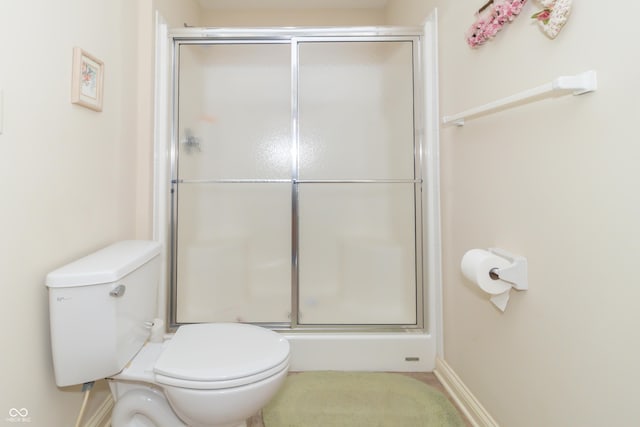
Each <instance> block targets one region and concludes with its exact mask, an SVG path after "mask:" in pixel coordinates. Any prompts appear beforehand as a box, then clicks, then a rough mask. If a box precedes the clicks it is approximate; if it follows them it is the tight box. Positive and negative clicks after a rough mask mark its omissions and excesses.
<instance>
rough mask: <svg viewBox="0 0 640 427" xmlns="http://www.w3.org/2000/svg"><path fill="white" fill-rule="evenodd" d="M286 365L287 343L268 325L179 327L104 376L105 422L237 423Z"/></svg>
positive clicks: (128, 425)
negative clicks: (109, 396) (109, 410)
mask: <svg viewBox="0 0 640 427" xmlns="http://www.w3.org/2000/svg"><path fill="white" fill-rule="evenodd" d="M288 366H289V344H288V342H287V341H286V339H284V338H283V337H281V336H280V335H278V334H276V333H275V332H272V331H270V330H267V329H264V328H260V327H257V326H253V325H246V324H238V323H212V324H194V325H185V326H182V327H180V328H179V329H178V331H177V332H176V334H175V335H174V337H173V338H172V339H169V340H167V341H165V342H164V343H147V344H146V345H145V346H144V347H143V348H142V350H141V351H140V353H139V354H138V355H136V357H134V358H133V360H132V361H131V363H130V364H129V366H127V367H126V368H125V369H124V370H123V371H122V372H121V373H119V374H118V375H114V376H113V377H111V378H110V379H109V385H110V387H111V390H112V391H113V393H114V396H115V397H116V399H117V400H116V405H115V408H114V411H113V413H114V415H113V418H112V425H113V427H133V426H138V425H142V426H146V425H147V424H143V423H142V421H141V420H147V421H146V422H148V423H150V424H148V425H150V426H155V425H158V426H165V425H166V426H176V427H177V426H185V425H188V426H193V427H204V426H208V427H209V426H215V427H236V426H241V425H243V423H244V421H245V420H246V419H247V418H249V417H251V416H252V415H254V414H256V413H257V412H258V411H259V410H260V408H262V407H263V406H264V405H266V404H267V403H268V402H269V400H271V398H272V397H273V396H274V395H275V393H276V392H277V390H278V388H279V387H280V386H281V385H282V382H283V381H284V379H285V377H286V374H287V371H288ZM164 397H166V401H167V402H168V403H169V405H167V406H166V407H165V406H163V404H162V400H164V399H163V398H164ZM169 406H170V410H172V411H173V414H172V413H171V412H168V411H167V410H166V408H167V407H169Z"/></svg>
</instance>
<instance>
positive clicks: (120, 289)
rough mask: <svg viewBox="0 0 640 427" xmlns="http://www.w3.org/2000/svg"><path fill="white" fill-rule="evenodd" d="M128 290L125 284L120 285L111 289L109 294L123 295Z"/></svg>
mask: <svg viewBox="0 0 640 427" xmlns="http://www.w3.org/2000/svg"><path fill="white" fill-rule="evenodd" d="M126 290H127V288H126V286H125V285H118V286H116V287H115V288H113V289H111V292H109V295H111V296H112V297H121V296H123V295H124V293H125V291H126Z"/></svg>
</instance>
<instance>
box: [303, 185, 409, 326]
mask: <svg viewBox="0 0 640 427" xmlns="http://www.w3.org/2000/svg"><path fill="white" fill-rule="evenodd" d="M299 207H300V220H299V221H300V255H299V268H300V270H299V278H300V280H299V282H300V290H299V306H300V323H301V324H413V323H415V322H416V279H415V275H416V273H415V228H414V215H415V213H414V186H413V184H307V185H301V186H300V189H299Z"/></svg>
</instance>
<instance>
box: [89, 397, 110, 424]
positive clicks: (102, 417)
mask: <svg viewBox="0 0 640 427" xmlns="http://www.w3.org/2000/svg"><path fill="white" fill-rule="evenodd" d="M113 405H114V401H113V397H112V396H111V393H109V394H108V395H107V397H106V398H105V399H104V400H103V401H102V403H101V404H100V406H99V407H98V409H97V410H96V412H95V413H94V414H93V416H92V417H91V418H89V420H88V421H87V423H86V424H85V425H84V426H85V427H110V426H111V411H112V410H113Z"/></svg>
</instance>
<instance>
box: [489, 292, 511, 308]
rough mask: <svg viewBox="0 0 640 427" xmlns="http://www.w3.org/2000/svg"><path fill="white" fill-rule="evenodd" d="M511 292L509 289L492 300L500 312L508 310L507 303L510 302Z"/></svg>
mask: <svg viewBox="0 0 640 427" xmlns="http://www.w3.org/2000/svg"><path fill="white" fill-rule="evenodd" d="M509 292H511V289H509V290H508V291H507V292H503V293H501V294H498V295H494V296H492V297H491V298H490V300H491V302H492V303H493V305H495V306H496V307H498V310H500V311H504V310H505V309H506V308H507V303H508V302H509Z"/></svg>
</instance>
